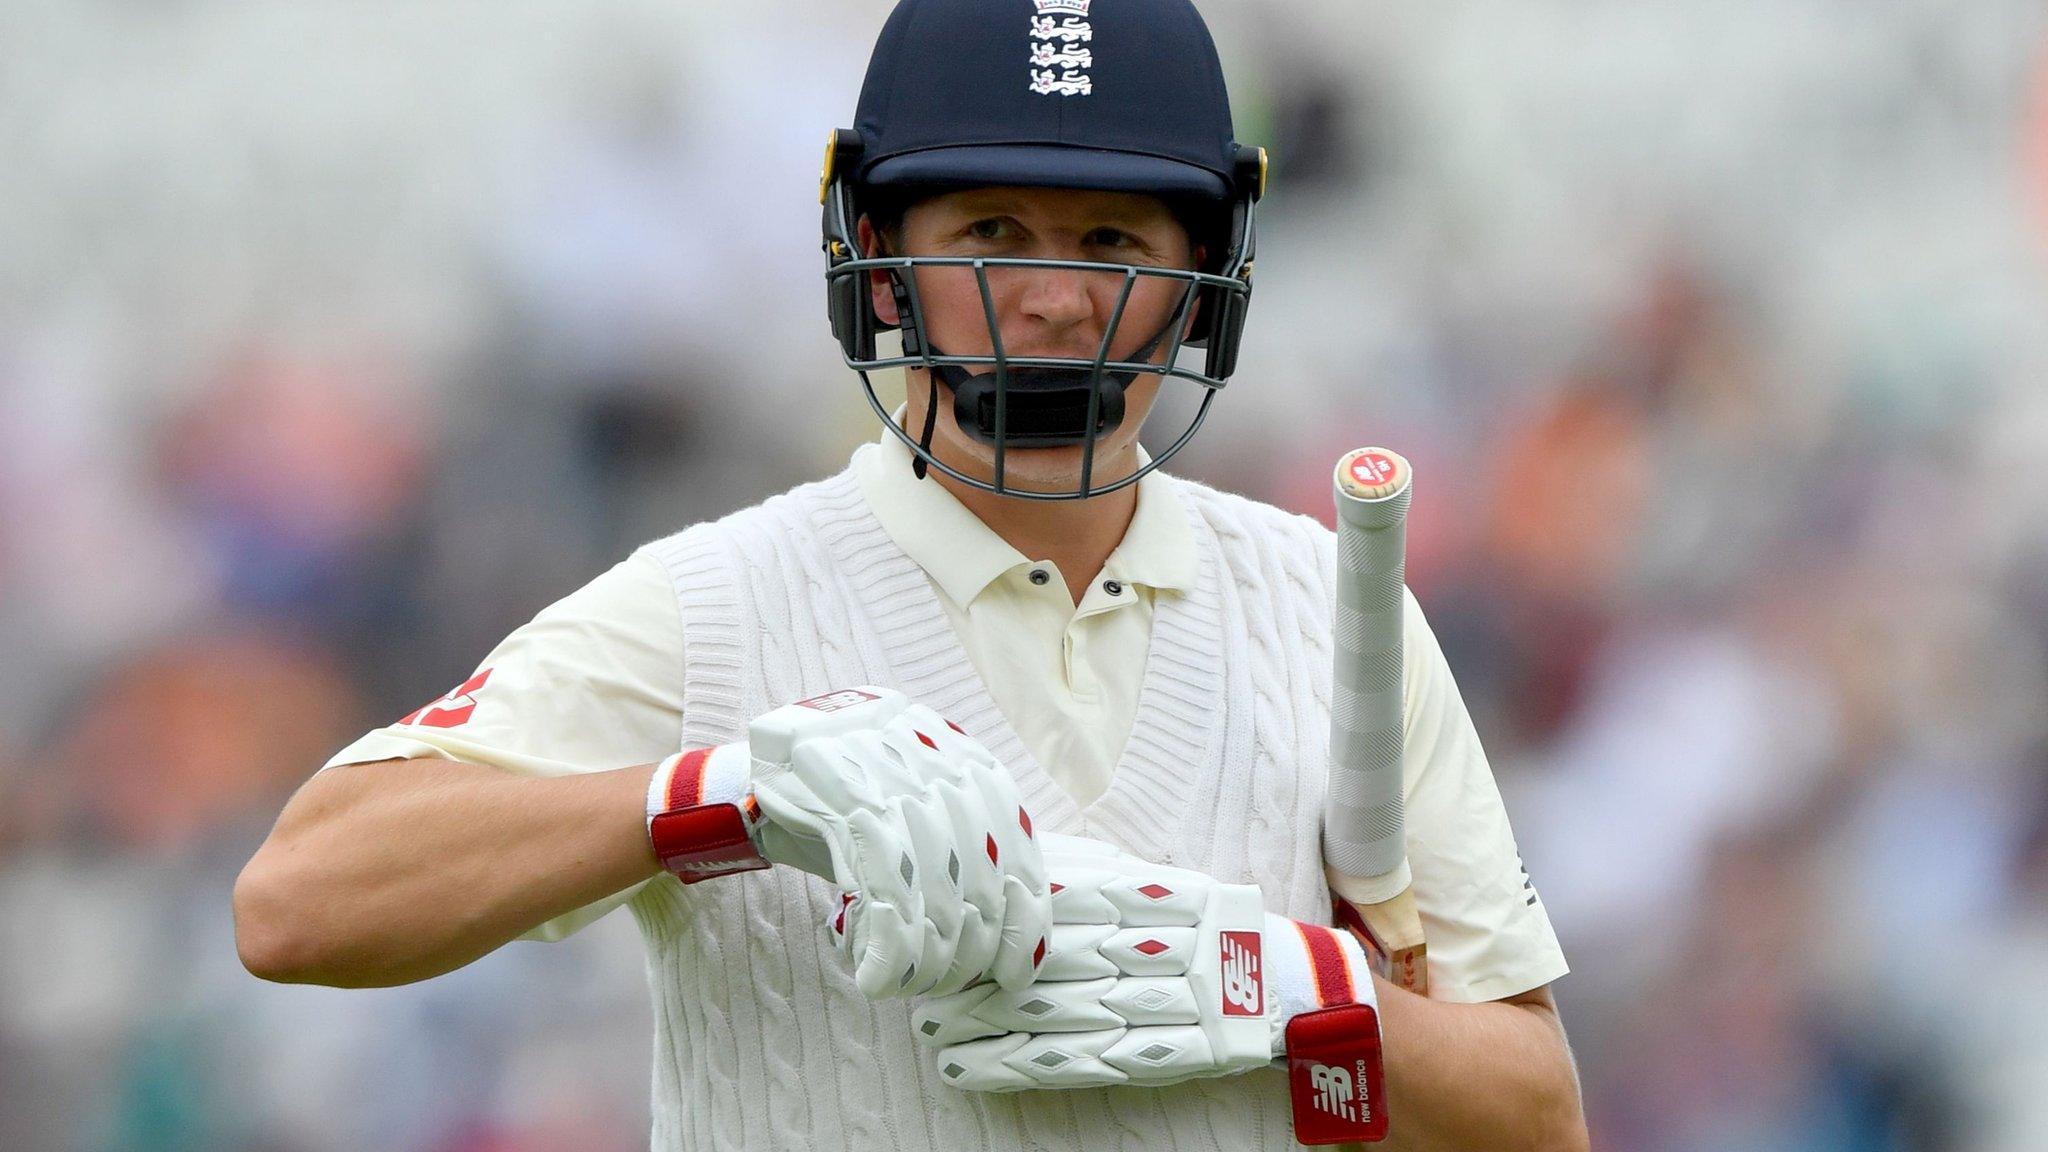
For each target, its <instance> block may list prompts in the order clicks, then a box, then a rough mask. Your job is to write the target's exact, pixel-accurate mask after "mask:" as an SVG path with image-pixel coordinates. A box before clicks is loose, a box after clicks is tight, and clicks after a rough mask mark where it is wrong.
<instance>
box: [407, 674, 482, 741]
mask: <svg viewBox="0 0 2048 1152" xmlns="http://www.w3.org/2000/svg"><path fill="white" fill-rule="evenodd" d="M490 678H491V670H490V669H489V668H486V669H484V670H483V671H481V672H479V673H477V674H476V675H474V676H471V677H470V678H469V679H467V680H464V681H463V682H462V683H460V684H457V685H456V686H455V688H454V689H453V690H452V691H450V692H449V693H448V694H447V695H446V696H443V697H441V698H440V699H439V700H436V701H434V702H433V703H431V704H428V705H427V706H426V707H424V708H421V709H419V710H418V711H416V712H412V713H410V714H408V715H407V716H406V717H405V718H404V719H403V720H400V721H399V723H400V724H418V725H420V726H421V727H424V728H457V727H460V726H462V725H463V724H466V723H468V722H469V717H470V713H472V712H475V711H476V694H477V693H478V692H479V691H481V690H482V689H483V686H484V683H485V682H486V681H488V680H489V679H490Z"/></svg>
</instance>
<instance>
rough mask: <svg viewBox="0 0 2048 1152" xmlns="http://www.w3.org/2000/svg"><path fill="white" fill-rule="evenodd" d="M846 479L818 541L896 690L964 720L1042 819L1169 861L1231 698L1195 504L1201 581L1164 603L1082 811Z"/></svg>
mask: <svg viewBox="0 0 2048 1152" xmlns="http://www.w3.org/2000/svg"><path fill="white" fill-rule="evenodd" d="M839 483H841V484H843V485H844V486H845V488H846V489H847V491H845V492H843V493H840V494H839V496H838V498H836V499H830V500H828V501H827V503H828V504H829V505H831V508H830V512H829V518H830V521H831V522H829V523H820V524H819V528H820V535H821V536H822V537H823V538H824V539H825V540H826V542H827V544H828V546H829V547H830V548H831V549H832V553H833V556H834V559H835V560H836V561H837V563H838V566H839V567H840V569H841V571H842V572H843V573H845V575H846V576H847V578H848V585H849V586H850V588H851V590H852V591H853V593H854V595H855V596H856V597H858V598H859V599H860V601H861V603H862V606H863V608H864V609H865V611H864V612H863V613H862V615H864V616H865V617H866V618H867V619H868V620H870V621H872V622H873V625H874V628H875V631H876V634H877V638H878V639H879V641H880V645H881V649H882V652H881V655H882V656H883V658H884V660H885V661H886V663H887V665H888V667H889V669H890V671H891V673H892V675H893V683H894V685H895V686H897V687H900V688H901V689H902V690H904V691H905V692H907V693H909V694H910V695H911V697H912V698H914V699H917V700H921V701H923V702H924V703H926V704H928V705H930V706H931V707H932V708H934V709H936V710H937V711H939V712H940V713H941V714H942V715H945V716H947V717H948V718H950V719H953V720H954V721H956V722H957V723H959V724H960V725H961V726H962V727H963V728H965V729H966V730H967V731H968V732H969V733H972V734H973V735H974V736H975V738H976V739H978V740H980V741H981V742H982V743H983V744H984V745H985V746H986V747H987V748H988V749H989V751H990V752H991V753H993V754H994V755H995V756H996V758H997V759H999V760H1001V761H1002V762H1003V764H1004V765H1005V766H1007V767H1008V768H1009V769H1010V773H1011V775H1012V776H1013V777H1014V778H1015V779H1016V781H1017V786H1018V791H1019V793H1020V794H1021V795H1022V798H1023V800H1024V804H1025V806H1026V807H1027V808H1028V809H1029V810H1030V811H1031V813H1032V818H1033V819H1034V820H1035V821H1037V822H1039V823H1041V824H1043V825H1044V826H1045V827H1047V828H1049V829H1052V830H1055V831H1069V832H1074V833H1077V834H1084V835H1085V834H1088V833H1089V832H1090V831H1091V830H1104V831H1113V832H1114V833H1116V835H1117V838H1118V839H1120V840H1122V841H1124V847H1126V848H1127V849H1129V850H1131V851H1134V852H1137V853H1139V854H1140V855H1143V856H1145V857H1146V858H1148V859H1154V860H1163V859H1164V857H1165V856H1166V855H1167V854H1168V853H1170V851H1171V846H1172V844H1173V843H1174V841H1175V839H1176V837H1175V833H1176V831H1177V830H1178V829H1179V828H1180V827H1181V826H1182V824H1183V820H1184V817H1185V815H1186V808H1187V805H1188V802H1189V800H1190V798H1191V797H1192V796H1194V795H1195V794H1197V793H1198V792H1199V791H1201V790H1200V789H1198V788H1196V787H1194V786H1193V785H1194V784H1195V782H1196V781H1197V780H1198V779H1199V778H1200V777H1201V776H1203V775H1206V774H1207V773H1208V772H1210V771H1213V770H1214V769H1213V767H1212V766H1213V765H1214V764H1215V763H1216V760H1215V756H1216V751H1215V744H1216V737H1217V736H1219V735H1220V733H1221V731H1222V725H1221V723H1220V721H1219V716H1220V713H1221V711H1222V704H1223V701H1224V700H1225V699H1227V693H1226V692H1225V683H1224V668H1223V660H1222V652H1223V637H1222V631H1223V629H1222V617H1223V612H1222V592H1221V589H1220V587H1219V585H1218V575H1217V567H1218V561H1217V558H1216V555H1215V548H1214V542H1213V539H1212V534H1211V532H1210V531H1209V529H1208V526H1207V525H1206V524H1205V523H1203V522H1202V521H1201V520H1200V518H1199V515H1198V514H1197V512H1196V511H1195V508H1194V506H1193V504H1192V502H1190V501H1185V500H1183V501H1182V502H1181V503H1182V506H1183V511H1184V514H1185V515H1187V516H1188V517H1189V519H1190V527H1191V528H1192V529H1193V530H1194V532H1195V537H1196V542H1197V547H1196V553H1197V567H1198V575H1197V579H1196V581H1195V585H1194V587H1193V588H1192V589H1190V590H1188V591H1186V592H1182V593H1162V594H1160V596H1159V597H1158V599H1157V600H1156V601H1155V603H1154V608H1153V618H1152V635H1151V637H1150V638H1149V640H1148V641H1147V643H1146V652H1145V668H1144V672H1143V674H1142V677H1141V680H1140V687H1139V690H1138V703H1137V708H1136V711H1135V713H1134V715H1133V716H1132V720H1131V728H1130V731H1129V732H1128V733H1126V735H1125V738H1124V746H1123V750H1122V752H1121V754H1120V755H1119V756H1118V757H1117V763H1116V765H1115V768H1114V770H1113V771H1112V772H1111V774H1110V779H1109V784H1108V786H1107V787H1106V788H1105V789H1104V790H1103V792H1102V794H1101V795H1100V796H1098V797H1096V798H1095V799H1094V800H1093V801H1092V802H1090V803H1089V804H1087V805H1085V806H1083V805H1080V804H1077V803H1076V802H1075V801H1074V798H1073V797H1072V796H1071V795H1070V794H1069V793H1068V792H1067V790H1066V789H1065V788H1063V787H1061V786H1060V784H1059V783H1058V782H1057V781H1056V780H1054V779H1053V778H1052V776H1051V774H1049V773H1048V772H1046V771H1045V769H1044V767H1043V766H1041V765H1040V764H1039V763H1038V760H1037V758H1036V757H1034V756H1033V755H1032V754H1031V751H1030V749H1029V748H1028V747H1027V746H1026V745H1025V743H1024V739H1023V737H1022V736H1020V735H1018V733H1017V730H1016V729H1015V728H1014V727H1013V726H1012V725H1011V723H1010V721H1009V718H1008V717H1007V716H1006V715H1004V713H1003V710H1002V709H1001V708H1000V707H999V706H998V705H997V704H996V702H995V698H994V696H993V695H992V694H991V693H990V692H989V690H988V685H987V684H986V683H985V682H984V681H983V680H982V678H981V673H980V672H979V671H978V670H977V669H976V668H975V667H974V662H973V661H972V660H970V659H969V658H968V655H967V649H966V647H965V645H963V644H962V643H961V642H960V638H959V636H958V635H957V634H955V633H954V631H953V626H952V623H951V621H950V620H949V618H948V617H947V615H946V612H945V609H944V607H943V606H942V605H941V604H940V603H939V600H938V595H937V593H936V592H934V591H933V589H932V585H931V581H930V579H929V578H928V577H927V575H926V574H925V571H924V569H922V568H920V567H919V566H918V565H917V562H916V561H914V560H912V559H911V558H910V557H909V556H908V555H907V554H906V553H905V552H904V551H903V549H902V548H900V547H899V546H897V544H896V542H895V541H894V540H893V539H892V538H891V537H890V536H889V534H888V532H887V531H886V530H884V529H883V527H882V524H881V522H880V520H878V519H877V518H876V517H875V515H874V513H873V511H872V510H871V509H870V508H869V507H868V505H867V502H866V500H865V499H863V498H862V497H861V494H860V490H859V486H858V484H857V483H856V482H855V480H854V478H853V476H852V475H851V473H850V472H849V473H847V474H843V475H842V476H841V477H840V478H839ZM848 497H851V499H850V500H849V499H848ZM849 505H851V506H853V507H857V508H858V509H859V515H860V518H861V522H860V523H859V524H857V525H856V524H849V523H848V522H847V521H846V520H845V519H844V514H845V513H846V512H847V511H850V509H849V507H848V506H849ZM821 511H822V510H821Z"/></svg>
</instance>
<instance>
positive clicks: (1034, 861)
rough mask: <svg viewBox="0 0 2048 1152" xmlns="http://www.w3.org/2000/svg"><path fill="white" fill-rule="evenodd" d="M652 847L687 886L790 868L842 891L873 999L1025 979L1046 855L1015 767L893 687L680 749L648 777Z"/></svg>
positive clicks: (838, 922)
mask: <svg viewBox="0 0 2048 1152" xmlns="http://www.w3.org/2000/svg"><path fill="white" fill-rule="evenodd" d="M647 811H648V834H649V837H650V839H651V840H652V841H653V843H654V846H655V854H656V855H657V856H658V857H660V858H661V860H662V863H663V864H664V865H665V866H666V867H667V868H668V869H669V870H670V871H672V872H675V873H676V874H677V875H678V876H680V877H681V878H682V879H683V881H684V882H685V883H694V882H696V881H698V880H703V879H709V878H711V877H713V876H722V875H727V874H729V873H732V872H740V871H747V870H751V869H756V868H765V867H768V866H769V864H771V863H777V864H788V865H790V866H792V867H796V868H800V869H803V870H804V871H807V872H810V873H812V874H814V875H817V876H820V877H822V878H824V879H826V880H829V881H831V882H832V883H833V884H835V885H837V886H838V887H839V888H840V889H842V890H843V892H844V895H843V896H842V898H841V902H840V906H839V908H838V909H837V910H836V911H835V913H834V916H833V918H832V924H831V927H832V929H833V934H834V938H835V939H836V940H837V941H838V942H839V944H840V947H841V949H842V950H843V951H845V952H847V953H848V954H849V955H850V956H851V957H852V959H853V961H854V980H855V983H856V984H857V985H858V986H859V988H860V990H861V991H862V992H863V993H864V994H866V995H869V996H873V997H877V998H885V997H891V996H908V995H916V994H922V993H926V992H936V993H949V992H953V991H956V990H958V989H961V988H964V987H966V986H968V985H969V984H971V983H973V982H974V981H976V980H979V979H981V978H983V977H984V976H987V977H991V978H993V979H994V980H995V981H996V983H997V984H998V985H1000V986H1002V987H1006V988H1016V987H1023V986H1024V985H1026V984H1028V983H1029V982H1030V980H1031V977H1032V975H1033V973H1034V971H1035V970H1036V967H1037V964H1038V961H1039V960H1041V959H1042V958H1043V957H1044V955H1045V951H1046V938H1047V935H1048V930H1049V927H1050V923H1051V905H1050V900H1049V894H1048V890H1047V881H1046V874H1045V865H1044V861H1043V859H1042V857H1041V854H1040V851H1039V847H1038V843H1037V841H1036V840H1035V839H1034V837H1033V835H1032V828H1031V817H1030V815H1029V814H1028V813H1026V812H1025V810H1024V806H1023V803H1022V801H1021V799H1020V798H1019V796H1018V793H1017V788H1016V784H1015V782H1014V781H1013V780H1012V779H1011V777H1010V774H1009V772H1008V771H1007V770H1006V769H1005V768H1004V767H1003V766H1002V764H1001V763H1000V762H998V761H997V760H996V758H995V756H994V755H992V754H991V753H990V752H989V751H988V750H987V749H986V748H983V747H982V746H981V744H980V743H978V742H976V741H975V740H974V739H972V738H971V737H969V736H968V735H967V734H966V733H964V732H962V731H961V730H959V729H958V728H956V727H954V726H953V725H952V724H950V723H949V722H948V721H946V720H945V719H944V718H943V717H941V716H939V714H938V713H936V712H933V711H932V710H931V709H930V708H927V707H924V706H923V705H920V704H912V703H911V702H910V700H909V699H908V698H907V697H905V696H904V695H903V694H902V693H900V692H896V691H893V690H891V689H886V688H877V687H872V686H867V687H861V688H853V689H846V690H843V691H839V692H834V693H829V694H827V695H825V696H820V697H816V698H814V699H811V700H804V701H800V702H798V703H796V704H791V705H788V706H786V707H783V708H778V709H776V710H775V711H773V712H770V713H768V714H766V715H764V716H761V717H759V718H758V719H756V720H755V721H754V722H753V723H752V724H751V725H750V726H749V727H748V730H747V740H746V741H745V742H744V743H738V744H726V745H721V746H719V747H717V748H709V749H702V750H699V751H694V752H686V753H683V754H681V755H679V756H675V757H672V758H670V759H669V760H668V761H665V762H663V764H662V765H661V766H660V767H659V768H658V769H657V770H656V772H655V774H654V779H653V781H652V782H651V783H650V784H649V786H648V801H647Z"/></svg>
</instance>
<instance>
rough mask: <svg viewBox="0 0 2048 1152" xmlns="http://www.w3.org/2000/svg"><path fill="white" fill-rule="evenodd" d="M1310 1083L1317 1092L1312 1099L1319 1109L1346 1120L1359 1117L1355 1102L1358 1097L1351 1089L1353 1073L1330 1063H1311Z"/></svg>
mask: <svg viewBox="0 0 2048 1152" xmlns="http://www.w3.org/2000/svg"><path fill="white" fill-rule="evenodd" d="M1308 1083H1309V1088H1310V1089H1311V1090H1312V1091H1313V1092H1314V1093H1315V1095H1314V1096H1312V1097H1310V1100H1311V1102H1313V1103H1314V1104H1315V1106H1316V1109H1317V1110H1318V1111H1321V1112H1328V1113H1329V1114H1330V1115H1332V1116H1338V1117H1342V1118H1343V1119H1345V1120H1353V1121H1355V1120H1357V1119H1358V1109H1357V1107H1355V1106H1354V1104H1353V1100H1354V1099H1355V1098H1356V1097H1355V1094H1354V1093H1353V1092H1352V1090H1351V1073H1349V1072H1346V1071H1345V1070H1344V1069H1342V1068H1335V1067H1332V1066H1330V1065H1328V1064H1311V1065H1309V1066H1308Z"/></svg>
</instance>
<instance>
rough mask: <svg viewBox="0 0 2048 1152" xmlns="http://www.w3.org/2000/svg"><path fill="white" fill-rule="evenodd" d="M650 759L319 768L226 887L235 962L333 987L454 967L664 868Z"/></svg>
mask: <svg viewBox="0 0 2048 1152" xmlns="http://www.w3.org/2000/svg"><path fill="white" fill-rule="evenodd" d="M652 771H653V767H652V765H642V766H640V767H636V768H626V769H621V770H618V771H614V772H597V773H591V774H588V775H579V776H568V777H561V778H555V779H539V778H532V777H524V776H518V775H514V774H512V773H509V772H505V771H502V770H499V769H495V768H486V767H480V766H477V765H473V764H459V763H454V762H451V761H445V760H409V761H386V762H382V763H377V764H354V765H345V766H342V767H338V768H333V769H329V770H328V771H326V772H323V773H321V774H320V775H318V776H316V777H315V778H314V779H313V780H311V781H309V782H308V783H307V784H306V785H305V786H304V787H303V788H301V789H300V790H299V793H298V795H296V796H294V797H293V798H292V800H291V802H290V803H289V804H288V805H286V807H285V810H284V813H283V815H281V816H280V817H279V818H278V821H277V826H276V827H275V828H274V829H272V831H271V834H270V836H269V838H268V839H267V840H266V841H265V842H264V844H263V846H262V847H261V848H259V849H258V850H257V852H256V855H255V856H254V857H253V858H252V859H251V860H250V861H249V864H248V865H247V867H245V868H244V869H243V872H242V875H241V878H240V879H239V880H238V881H237V882H236V884H235V895H234V908H235V936H236V943H237V946H238V947H239V948H240V950H241V954H242V958H243V962H244V963H245V964H246V965H248V967H249V969H250V971H252V972H255V973H256V974H257V975H259V976H263V977H265V978H266V979H271V980H281V981H290V982H294V983H312V984H331V985H336V986H340V987H378V986H386V985H392V984H404V983H410V982H412V981H415V980H424V979H426V978H427V977H429V976H436V975H439V974H441V973H443V972H447V971H451V970H453V969H455V968H459V967H461V966H462V965H464V964H467V963H469V962H470V961H472V960H474V959H476V958H477V957H479V956H482V955H484V954H485V953H488V952H490V951H492V950H493V949H496V948H497V947H499V946H500V945H502V944H504V943H506V942H507V941H509V940H512V939H514V938H515V937H517V936H518V935H519V934H520V933H522V932H525V931H526V930H528V929H530V928H532V927H533V926H535V925H537V924H540V923H543V922H545V921H547V920H549V919H552V918H553V917H555V916H559V915H561V914H563V913H565V912H569V911H572V910H574V909H576V908H580V907H582V906H584V905H586V904H589V903H591V902H593V901H596V900H600V899H603V898H604V897H606V896H608V895H611V894H612V893H614V892H618V891H620V890H622V889H625V888H628V887H630V886H632V885H633V884H635V883H637V882H639V881H641V880H643V879H646V878H647V877H648V876H650V875H653V874H654V873H655V872H656V871H657V870H658V865H657V864H656V862H655V859H654V854H653V851H652V849H651V848H650V847H649V846H648V842H647V833H646V826H645V809H646V793H647V783H648V777H649V775H650V774H651V773H652Z"/></svg>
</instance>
